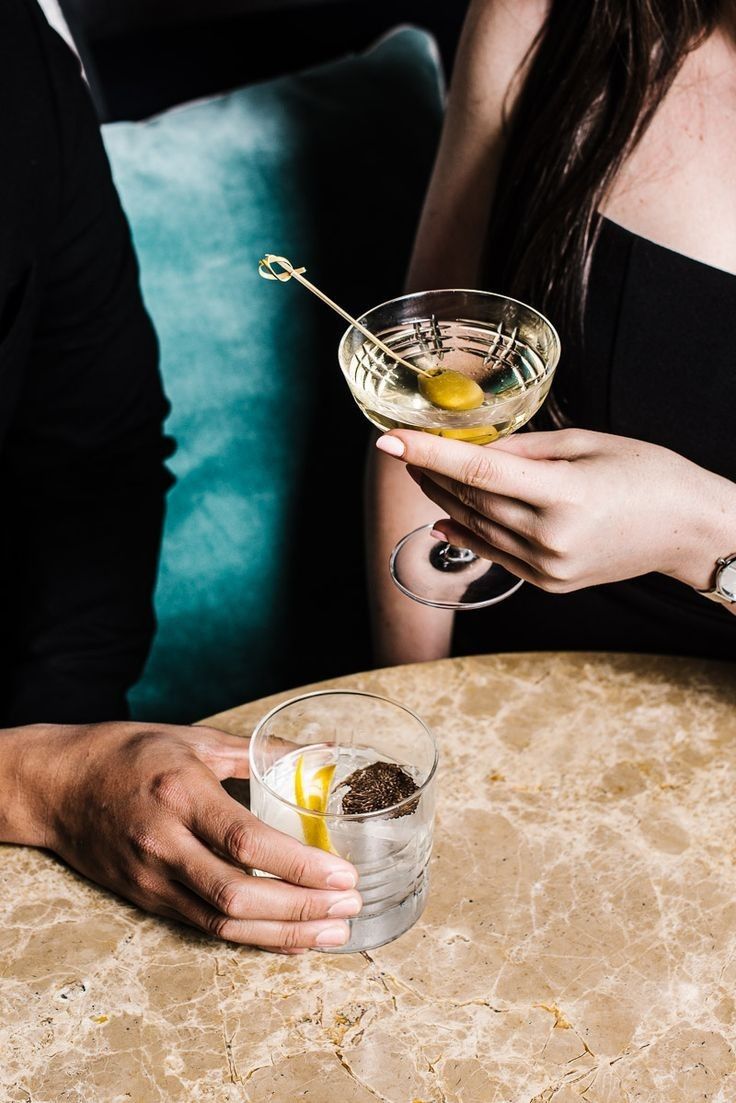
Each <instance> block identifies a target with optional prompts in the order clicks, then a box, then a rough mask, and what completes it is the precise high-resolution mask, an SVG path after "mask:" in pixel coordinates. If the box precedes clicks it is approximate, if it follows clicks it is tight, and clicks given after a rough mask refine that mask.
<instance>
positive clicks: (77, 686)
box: [0, 5, 170, 724]
mask: <svg viewBox="0 0 736 1103" xmlns="http://www.w3.org/2000/svg"><path fill="white" fill-rule="evenodd" d="M28 9H29V12H31V16H30V17H31V18H32V19H34V20H35V21H36V23H37V26H36V28H35V31H36V35H37V38H38V40H39V44H40V48H41V50H42V52H43V53H44V54H45V60H46V69H47V72H48V77H49V89H48V93H49V101H50V103H52V104H53V105H54V108H55V111H56V118H55V120H54V121H55V127H54V128H53V129H55V131H56V133H53V132H52V133H51V134H50V136H49V141H57V142H58V143H59V164H60V166H61V168H60V172H59V187H58V197H57V203H56V213H55V217H54V218H53V225H52V226H51V227H50V233H49V240H48V242H46V243H43V242H42V243H41V250H40V258H39V261H38V266H37V268H38V271H37V278H38V280H39V283H40V292H39V293H40V311H39V317H38V322H37V327H36V330H35V333H34V340H33V346H32V349H31V353H30V360H29V364H28V367H27V370H26V373H25V378H24V384H23V391H22V394H21V398H20V402H19V405H18V408H17V410H16V413H15V416H14V420H13V423H12V426H11V430H10V433H9V436H8V438H7V440H6V443H5V447H4V449H3V459H2V467H1V469H0V480H1V484H2V493H3V503H4V510H5V524H6V531H7V533H8V539H9V546H8V547H9V550H8V558H9V562H8V566H7V568H6V570H7V572H8V577H6V579H4V582H5V584H6V586H7V587H8V589H9V590H10V591H11V593H12V596H11V599H10V600H11V612H12V621H13V622H14V625H15V626H17V628H16V633H17V634H16V638H15V639H14V640H13V648H12V652H13V657H14V662H13V664H12V669H11V670H10V671H9V677H8V685H9V693H8V701H7V707H6V709H5V715H4V717H3V719H4V720H5V722H6V723H7V724H18V723H27V722H31V721H54V722H65V721H69V722H82V721H88V720H90V721H91V720H98V719H101V718H105V719H113V718H119V717H124V716H125V715H126V704H125V694H126V691H127V689H128V688H129V687H130V686H131V684H133V683H134V682H135V681H136V679H137V678H138V676H139V674H140V671H141V669H142V666H143V663H144V661H145V657H146V654H147V651H148V648H149V645H150V640H151V637H152V633H153V626H154V617H153V609H152V591H153V586H154V581H155V574H156V563H157V557H158V550H159V543H160V534H161V525H162V519H163V503H164V494H165V490H166V487H167V485H168V482H169V481H170V480H169V476H168V475H167V474H166V471H165V468H164V459H165V456H166V454H167V445H166V442H165V438H164V437H163V432H162V422H163V419H164V417H165V416H166V413H167V410H168V407H167V403H166V401H165V398H164V395H163V390H162V387H161V381H160V378H159V373H158V355H157V346H156V339H155V335H154V332H153V328H152V326H151V323H150V320H149V318H148V316H147V314H146V312H145V309H144V307H143V303H142V299H141V295H140V290H139V286H138V271H137V266H136V260H135V255H134V252H133V247H132V244H131V240H130V233H129V230H128V226H127V223H126V220H125V217H124V215H123V212H122V210H121V208H120V204H119V201H118V198H117V194H116V192H115V188H114V186H113V183H112V179H111V175H110V170H109V166H108V163H107V159H106V156H105V153H104V149H103V146H102V140H101V137H100V133H99V128H98V125H97V121H96V119H95V116H94V112H93V108H92V105H91V102H90V99H89V95H88V93H87V89H86V87H85V85H84V83H83V81H82V79H81V76H80V73H79V64H78V62H77V60H76V58H74V57H73V55H72V54H71V52H70V51H69V50H68V49H67V47H66V46H64V45H63V44H62V42H61V40H60V39H58V37H57V36H56V35H55V34H54V33H53V32H52V31H51V30H50V29H49V28H48V27H47V26H46V24H45V22H44V21H43V20H42V17H41V16H40V14H39V13H38V12H37V10H36V8H35V5H28Z"/></svg>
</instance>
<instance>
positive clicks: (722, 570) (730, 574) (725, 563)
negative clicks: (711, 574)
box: [698, 552, 736, 605]
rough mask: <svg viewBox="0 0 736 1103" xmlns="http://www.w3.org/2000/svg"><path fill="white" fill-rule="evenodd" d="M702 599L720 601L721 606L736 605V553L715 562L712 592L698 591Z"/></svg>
mask: <svg viewBox="0 0 736 1103" xmlns="http://www.w3.org/2000/svg"><path fill="white" fill-rule="evenodd" d="M698 593H699V594H702V595H703V597H707V598H710V600H711V601H720V602H721V604H722V605H733V604H734V603H736V552H734V554H733V555H727V556H726V557H725V558H724V559H717V560H716V576H715V581H714V585H713V589H712V590H698Z"/></svg>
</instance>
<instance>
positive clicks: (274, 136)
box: [104, 28, 442, 721]
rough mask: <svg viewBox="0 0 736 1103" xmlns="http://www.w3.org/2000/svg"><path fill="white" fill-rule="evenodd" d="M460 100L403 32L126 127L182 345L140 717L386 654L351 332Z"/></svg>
mask: <svg viewBox="0 0 736 1103" xmlns="http://www.w3.org/2000/svg"><path fill="white" fill-rule="evenodd" d="M441 112H442V87H441V77H440V70H439V64H438V60H437V54H436V50H435V46H434V43H433V41H432V39H431V38H430V37H429V36H428V35H427V34H426V33H424V32H422V31H419V30H416V29H412V28H402V29H400V30H397V31H395V32H394V33H393V34H391V35H390V36H388V37H387V38H385V39H383V40H382V41H381V42H379V43H378V44H377V45H376V46H375V47H374V48H373V49H371V50H370V51H369V52H367V53H366V54H364V55H361V56H355V57H349V58H346V59H343V60H340V61H338V62H335V63H333V64H330V65H326V66H323V67H321V68H318V69H314V70H311V71H309V72H306V73H302V74H299V75H296V76H288V77H284V78H282V79H279V80H275V81H272V82H269V83H266V84H260V85H253V86H251V87H247V88H243V89H240V90H238V91H235V92H232V93H230V94H228V95H224V96H219V97H217V98H215V99H209V100H206V101H201V102H195V103H192V104H188V105H186V106H184V107H179V108H176V109H174V110H171V111H168V112H166V113H165V114H164V115H161V116H159V117H157V118H154V119H151V120H150V121H147V122H144V123H116V124H112V125H110V126H106V127H105V128H104V137H105V143H106V146H107V150H108V154H109V157H110V160H111V163H112V167H113V173H114V176H115V180H116V183H117V186H118V189H119V191H120V195H121V199H122V203H123V206H124V208H125V209H126V212H127V215H128V218H129V220H130V223H131V227H132V231H133V237H134V239H135V244H136V248H137V251H138V256H139V261H140V266H141V277H142V285H143V293H144V297H145V300H146V304H147V306H148V309H149V311H150V313H151V316H152V317H153V320H154V324H155V326H156V329H157V331H158V334H159V338H160V342H161V356H162V371H163V376H164V383H165V386H166V390H167V392H168V395H169V397H170V399H171V401H172V404H173V413H172V415H171V418H170V420H169V422H168V425H167V429H168V431H169V432H170V433H171V434H172V435H173V436H174V437H175V438H176V440H177V442H178V450H177V453H176V455H175V456H174V458H173V460H172V461H171V467H172V470H173V471H174V473H175V475H176V477H177V484H176V486H175V487H174V488H173V490H172V491H171V493H170V497H169V505H168V516H167V521H166V529H165V534H164V544H163V553H162V559H161V567H160V575H159V582H158V588H157V593H156V608H157V616H158V621H159V629H158V634H157V637H156V640H155V643H154V647H153V651H152V654H151V656H150V660H149V663H148V666H147V668H146V671H145V674H144V677H143V679H142V681H141V682H140V684H139V685H138V686H137V687H136V689H135V690H134V692H133V695H132V706H133V711H134V715H136V716H137V717H139V718H144V719H159V720H169V721H188V720H192V719H196V718H197V717H201V716H205V715H207V714H208V713H212V712H215V711H217V710H219V709H223V708H226V707H228V706H230V705H235V704H237V703H239V702H242V701H244V700H247V699H249V698H252V697H255V696H260V695H261V694H264V693H267V692H271V691H273V690H275V689H278V688H283V687H284V686H287V685H289V684H292V685H293V684H297V683H299V682H301V681H304V680H307V679H308V678H312V677H327V676H328V675H331V674H337V673H342V672H344V671H346V670H349V669H355V668H357V667H358V666H360V665H361V664H363V663H365V662H367V661H368V650H367V635H368V633H367V620H366V616H365V594H364V592H363V587H362V582H361V579H362V562H361V561H362V538H361V530H360V495H361V463H362V452H363V449H364V446H365V440H366V431H367V423H364V421H363V419H362V417H361V416H360V414H359V413H358V412H357V410H356V409H355V408H354V407H353V405H352V401H351V399H350V397H349V394H348V391H347V388H346V386H345V384H344V382H343V380H342V377H341V376H340V373H339V368H338V365H337V356H336V349H337V343H338V340H339V337H340V333H341V332H342V329H343V328H344V326H343V325H342V323H341V322H340V321H339V319H337V318H336V317H335V316H334V315H332V313H331V312H330V311H328V309H327V308H326V307H325V306H323V305H322V304H321V303H319V302H318V301H317V300H316V299H313V297H312V296H311V295H309V294H308V293H307V292H306V291H304V290H303V289H302V288H300V287H298V286H297V285H296V283H295V282H292V283H291V284H287V285H282V284H277V283H270V282H268V283H267V282H265V281H263V280H261V279H259V277H258V275H257V270H256V266H257V261H258V259H259V257H260V256H262V255H263V254H264V253H265V252H275V253H280V254H282V255H286V256H287V257H289V258H290V259H291V260H292V261H293V262H294V263H295V264H297V263H298V264H300V265H306V266H307V268H308V270H309V276H310V277H311V278H312V279H313V280H314V281H315V282H316V283H317V284H318V285H319V286H321V287H323V288H324V290H325V291H327V292H328V293H330V294H331V295H332V296H333V298H336V299H337V300H338V301H341V302H342V303H343V304H344V305H345V306H346V307H347V309H349V310H352V311H355V312H356V313H357V312H360V311H363V310H365V309H367V308H368V307H370V306H372V305H374V304H375V303H378V302H381V301H383V300H385V299H388V298H392V297H393V296H395V295H397V294H400V290H401V283H402V279H403V273H404V270H405V266H406V262H407V258H408V254H409V250H410V246H411V240H412V236H413V233H414V229H415V227H416V222H417V218H418V214H419V209H420V206H421V198H422V194H423V191H424V188H425V186H426V182H427V178H428V175H429V172H430V168H431V162H432V159H433V154H434V150H435V147H436V143H437V138H438V132H439V127H440V122H441Z"/></svg>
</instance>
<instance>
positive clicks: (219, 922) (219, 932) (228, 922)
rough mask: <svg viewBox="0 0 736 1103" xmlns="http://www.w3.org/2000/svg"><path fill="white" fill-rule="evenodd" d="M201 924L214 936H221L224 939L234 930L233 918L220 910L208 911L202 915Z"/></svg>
mask: <svg viewBox="0 0 736 1103" xmlns="http://www.w3.org/2000/svg"><path fill="white" fill-rule="evenodd" d="M203 926H204V928H205V930H206V931H208V932H209V934H211V935H213V936H214V937H215V938H222V939H224V940H226V941H227V940H228V938H229V937H230V936H231V935H232V934H233V932H234V930H235V923H234V920H232V919H231V918H230V916H228V915H223V914H222V913H221V912H213V913H208V914H207V915H206V916H205V917H204V921H203Z"/></svg>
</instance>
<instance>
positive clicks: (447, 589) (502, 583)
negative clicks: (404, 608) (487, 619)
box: [390, 525, 523, 610]
mask: <svg viewBox="0 0 736 1103" xmlns="http://www.w3.org/2000/svg"><path fill="white" fill-rule="evenodd" d="M432 527H433V526H432V525H423V526H422V527H421V528H418V529H414V531H413V532H410V533H409V534H408V535H407V536H405V537H404V538H403V539H402V540H400V541H399V543H398V544H397V545H396V547H395V548H394V550H393V553H392V555H391V563H390V569H391V577H392V578H393V580H394V582H395V584H396V585H397V586H398V588H399V589H400V590H401V592H402V593H403V594H406V596H407V597H410V598H412V599H413V600H414V601H418V602H420V603H421V604H422V605H431V606H432V607H433V608H435V609H455V610H463V609H484V608H486V606H489V605H496V604H497V603H498V602H499V601H504V600H505V599H506V598H507V597H511V595H512V594H515V593H516V591H517V590H518V589H519V587H520V586H522V585H523V579H521V578H517V576H516V575H514V574H511V572H510V571H507V570H506V568H505V567H501V566H500V565H499V564H498V563H493V562H491V561H490V560H488V559H481V558H480V556H477V555H474V553H473V552H472V551H470V549H469V548H457V547H455V546H454V545H453V544H448V543H447V542H446V541H444V540H437V539H436V538H435V537H434V536H432Z"/></svg>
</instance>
